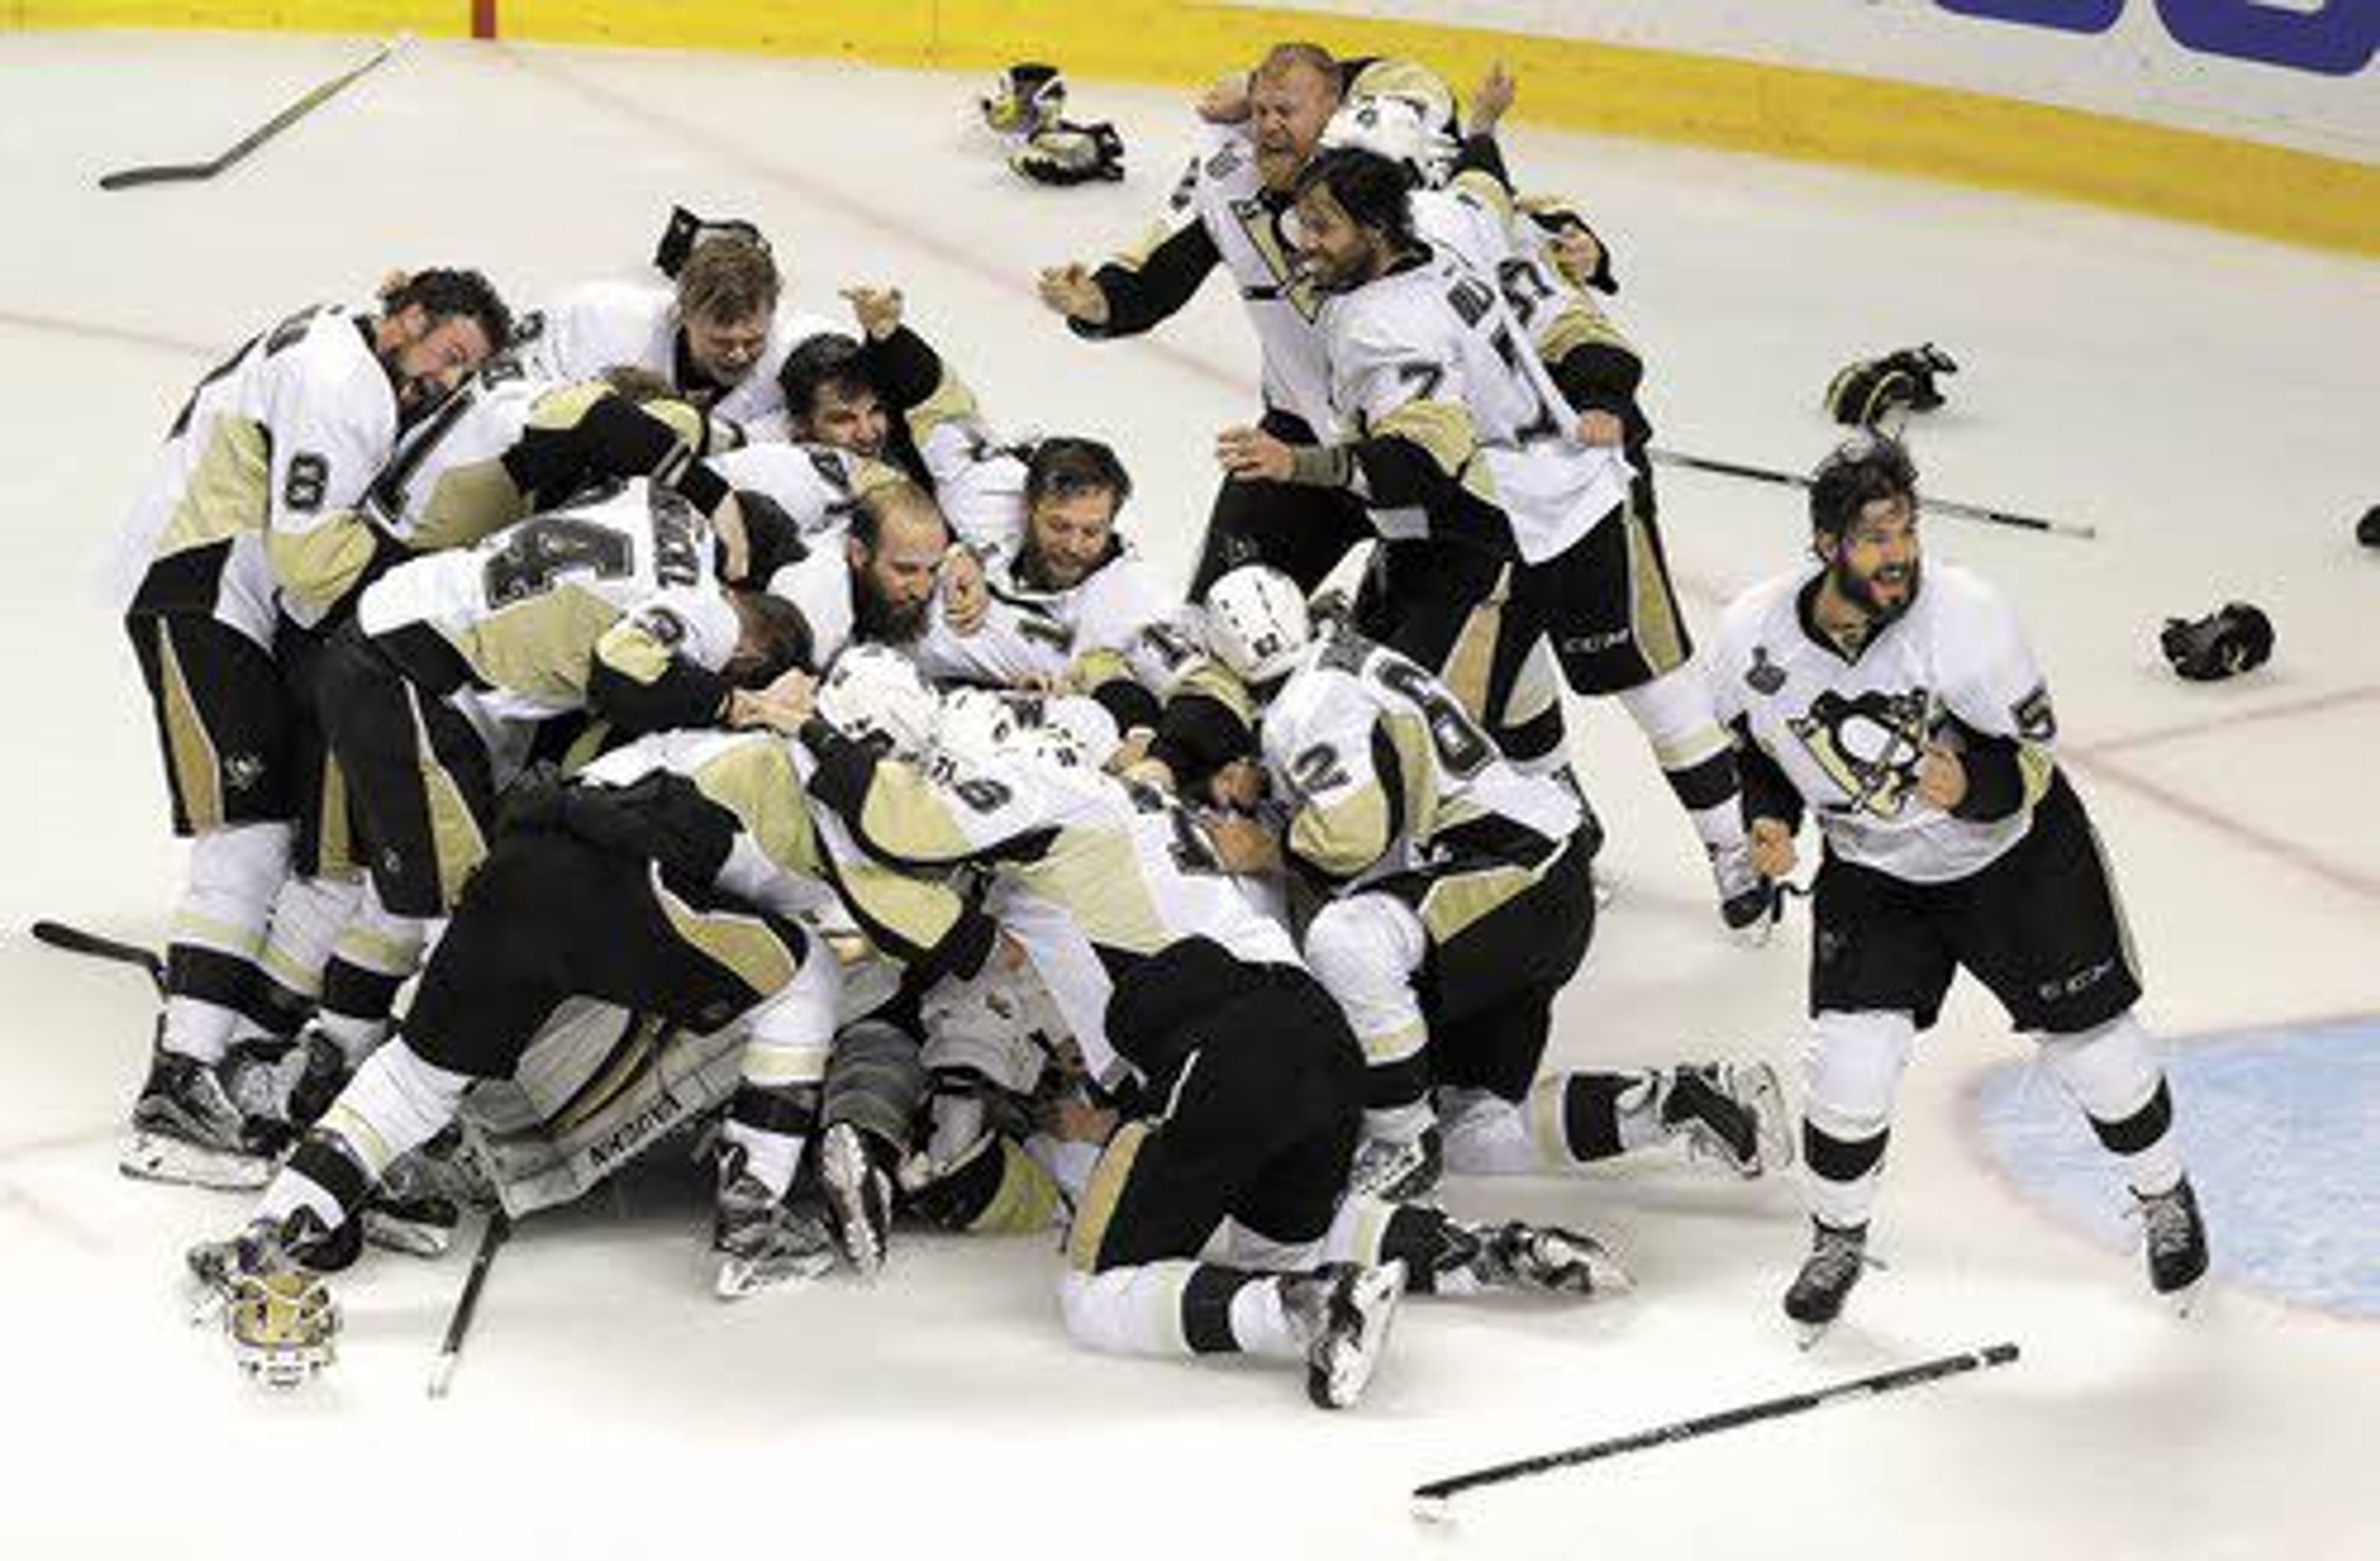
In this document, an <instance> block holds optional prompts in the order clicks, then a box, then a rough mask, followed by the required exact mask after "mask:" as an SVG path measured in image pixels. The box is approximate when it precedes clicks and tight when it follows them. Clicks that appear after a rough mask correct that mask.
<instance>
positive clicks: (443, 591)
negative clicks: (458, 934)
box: [295, 480, 808, 1123]
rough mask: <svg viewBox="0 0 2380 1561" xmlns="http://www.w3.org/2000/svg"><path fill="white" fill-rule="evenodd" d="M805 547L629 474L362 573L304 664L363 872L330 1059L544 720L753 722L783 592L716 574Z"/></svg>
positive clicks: (801, 642) (337, 962) (742, 573)
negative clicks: (340, 614) (505, 524)
mask: <svg viewBox="0 0 2380 1561" xmlns="http://www.w3.org/2000/svg"><path fill="white" fill-rule="evenodd" d="M800 548H801V543H800V541H799V539H798V538H796V537H795V536H794V534H793V527H792V524H791V522H790V521H788V520H787V519H786V518H785V517H784V516H783V514H780V513H779V512H777V511H776V509H775V508H774V506H773V505H771V504H770V503H768V502H766V501H765V500H762V499H760V498H759V497H757V496H755V495H751V494H746V495H743V496H742V498H741V502H739V506H738V509H737V531H736V532H735V536H734V538H733V543H732V545H731V542H730V539H729V538H725V537H722V536H721V535H719V534H718V533H716V532H714V531H713V530H712V528H711V527H710V526H709V525H708V524H706V523H705V521H704V520H703V518H702V517H701V516H700V515H699V514H697V513H696V512H695V508H694V506H693V504H692V503H691V502H688V501H687V500H686V499H685V498H683V497H682V496H680V495H679V494H678V493H676V492H675V491H674V490H670V489H667V488H664V487H662V486H661V485H660V484H658V483H650V482H647V481H643V480H637V481H633V482H625V483H615V484H614V485H613V491H611V492H610V493H609V494H608V495H605V494H602V493H600V492H599V493H588V494H582V495H581V497H580V498H579V500H578V501H577V502H574V503H573V504H572V505H571V506H570V507H569V508H567V509H565V510H560V511H556V512H554V513H553V514H542V515H536V516H532V517H531V518H529V519H528V520H525V521H523V522H521V523H520V524H519V525H517V526H512V527H510V528H508V529H506V530H504V531H502V532H500V533H498V534H497V535H496V536H494V537H492V538H489V539H488V540H486V541H484V542H482V543H480V545H479V546H478V547H476V548H470V549H463V550H450V551H445V552H441V553H434V554H431V555H428V556H425V557H422V558H419V559H417V560H415V561H414V562H412V563H407V564H404V565H401V566H400V567H398V568H396V569H395V570H393V571H391V572H390V573H389V574H387V575H383V577H382V578H381V579H380V580H378V581H377V582H375V583H374V584H373V585H372V586H371V587H369V588H368V589H367V590H366V591H365V592H364V594H363V598H362V599H361V601H360V602H359V603H358V608H357V612H356V620H355V624H354V627H353V629H352V630H351V631H349V632H346V633H344V634H342V635H339V636H337V637H336V638H334V640H333V641H332V643H331V645H330V647H329V648H328V649H327V650H325V651H324V652H323V654H322V662H321V667H320V670H319V672H318V673H317V687H318V691H319V693H320V696H321V699H322V724H323V728H324V732H325V735H326V737H327V738H328V741H329V743H330V746H331V751H332V754H333V756H334V758H335V759H336V760H337V762H338V765H339V768H340V772H341V775H342V777H343V779H344V781H345V785H346V793H347V797H348V799H349V805H350V809H351V812H352V817H353V818H354V820H355V823H356V825H357V827H358V832H359V835H360V841H359V843H360V846H361V850H360V851H358V853H356V855H357V860H358V861H359V862H360V863H362V864H363V865H365V866H366V867H367V868H368V870H369V872H370V878H371V890H370V897H369V900H368V902H367V905H366V908H365V912H364V914H363V915H362V916H361V917H360V919H359V922H358V925H356V926H351V927H350V928H349V929H348V931H347V932H346V934H344V935H343V936H342V938H341V940H340V943H339V945H338V948H337V951H336V957H335V958H334V960H333V961H332V962H331V964H330V967H329V968H328V970H327V971H326V972H325V973H324V974H323V977H322V989H323V1000H322V1012H321V1014H320V1015H319V1022H318V1023H319V1028H320V1031H321V1032H322V1035H324V1036H325V1037H326V1038H327V1039H329V1040H330V1041H332V1042H333V1043H334V1044H335V1045H336V1047H337V1048H338V1050H339V1051H340V1052H341V1053H343V1054H344V1058H343V1059H340V1060H338V1061H337V1062H336V1067H337V1071H340V1072H344V1071H351V1070H352V1069H353V1068H354V1066H355V1064H356V1062H357V1061H358V1060H359V1059H360V1058H361V1057H362V1056H363V1054H364V1053H365V1052H367V1051H369V1050H370V1048H371V1047H373V1046H375V1045H377V1044H378V1042H379V1040H380V1037H381V1035H382V1034H383V1032H384V1031H385V1029H386V1027H387V1022H388V1014H389V1008H390V1005H391V1004H392V1003H393V1002H394V1001H395V996H396V992H397V988H398V987H399V986H401V985H402V983H403V982H404V981H405V979H406V978H407V977H408V976H409V975H411V974H412V973H413V969H414V965H415V963H416V962H417V961H418V959H419V951H420V948H421V943H422V938H423V936H424V932H425V929H426V926H427V924H428V923H429V922H431V920H434V919H435V918H437V917H440V916H443V915H444V914H446V912H447V910H448V909H449V908H450V907H451V906H452V905H453V904H454V902H455V895H456V894H457V893H458V892H459V891H460V889H462V886H463V883H464V880H465V879H466V878H467V877H468V876H469V875H470V873H471V872H472V871H473V870H474V869H475V868H476V867H477V866H478V865H479V863H480V858H481V857H482V856H483V855H484V854H485V853H486V844H485V842H486V840H487V838H488V835H489V832H490V830H491V829H492V826H493V823H494V814H495V806H496V799H497V797H498V795H499V793H502V792H503V791H504V788H505V787H506V786H507V785H509V784H510V783H511V781H512V780H513V779H514V777H515V776H516V775H517V774H518V773H519V772H520V770H521V768H523V766H524V764H525V763H526V762H527V760H528V755H529V748H530V744H531V743H532V742H533V741H535V740H536V738H537V736H538V732H539V728H540V725H541V724H543V723H546V722H548V721H551V720H554V719H555V718H558V717H565V716H570V715H574V714H577V713H578V712H581V711H584V712H586V713H587V714H589V716H591V717H593V718H595V719H598V720H602V721H604V722H606V723H607V724H608V727H609V729H610V733H611V735H612V736H613V737H614V738H626V737H633V736H636V735H637V734H638V733H641V732H659V731H666V730H669V729H671V728H674V727H681V726H710V725H733V726H759V725H765V724H767V722H768V720H769V719H770V709H771V707H770V702H769V696H768V694H767V685H768V684H769V683H770V682H771V680H772V679H774V678H775V677H776V676H777V675H778V674H780V673H782V672H785V671H786V670H788V669H789V668H791V667H793V666H795V665H796V664H798V663H800V662H802V661H803V660H804V659H806V658H807V654H808V647H807V643H806V641H805V636H804V635H803V633H802V626H801V624H800V623H799V622H798V620H797V619H796V617H795V614H794V613H793V612H792V611H791V610H790V609H788V608H787V607H785V606H784V605H783V603H779V602H776V601H773V600H772V599H769V598H767V597H765V596H762V595H761V594H760V593H759V592H757V591H754V590H752V589H750V588H748V587H742V586H738V587H730V586H728V585H727V584H726V582H728V581H730V580H735V581H744V580H747V579H749V578H751V577H753V576H756V575H757V576H759V577H766V576H767V575H770V574H772V573H773V572H774V571H775V568H776V566H777V564H778V563H779V562H780V561H781V560H783V559H784V558H787V557H789V556H793V555H795V554H796V553H798V552H799V551H800ZM320 1060H321V1061H322V1062H324V1063H329V1062H332V1061H333V1060H334V1059H320ZM316 1087H317V1089H319V1088H320V1086H319V1085H317V1086H316ZM295 1115H296V1118H297V1120H299V1121H300V1122H301V1123H302V1121H303V1119H304V1117H305V1115H306V1113H305V1111H304V1109H303V1108H302V1107H301V1108H299V1109H298V1110H297V1112H296V1113H295Z"/></svg>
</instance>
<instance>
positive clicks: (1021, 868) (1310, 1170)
mask: <svg viewBox="0 0 2380 1561" xmlns="http://www.w3.org/2000/svg"><path fill="white" fill-rule="evenodd" d="M950 708H951V707H950V705H949V704H948V703H946V704H945V707H944V709H945V713H946V714H945V719H944V720H943V721H942V722H941V723H939V724H938V726H937V740H936V754H937V759H938V763H939V764H940V765H941V770H940V773H938V774H934V773H929V772H928V771H926V770H924V769H921V768H917V767H915V766H911V765H905V764H901V763H897V762H888V761H886V760H884V759H882V758H880V757H879V756H877V755H876V754H875V753H873V752H871V751H870V750H868V748H866V747H864V746H862V745H860V744H855V743H853V742H852V741H850V740H849V739H848V738H847V737H845V736H844V734H843V733H842V732H840V731H839V730H837V725H836V723H835V722H833V721H832V720H816V721H812V722H810V723H808V724H807V725H805V726H804V728H803V729H802V740H803V742H804V743H805V744H808V745H810V746H811V747H812V749H813V751H815V752H816V753H817V754H818V755H819V756H820V766H819V769H818V772H817V774H816V776H815V778H814V780H813V781H812V784H811V788H810V791H811V794H812V795H813V796H814V797H816V798H817V799H818V800H819V801H820V802H822V803H824V804H826V805H829V806H831V807H832V808H833V809H834V810H835V811H836V812H837V814H838V815H839V816H840V817H842V818H843V819H844V822H845V824H846V825H847V826H848V827H849V828H850V829H851V830H852V832H853V835H854V837H855V839H856V841H857V842H858V844H859V845H860V846H861V847H862V848H863V849H866V850H868V851H870V852H872V853H876V854H878V855H880V857H882V858H884V859H885V860H887V861H891V862H897V863H902V864H905V865H909V866H912V867H931V868H936V869H947V868H949V867H951V866H954V865H959V864H963V863H973V864H976V865H979V866H980V867H982V868H983V869H985V870H986V871H988V872H989V873H990V875H991V878H992V883H991V887H990V892H989V894H988V896H987V899H986V902H985V907H986V910H987V911H988V912H990V914H993V915H995V916H996V917H997V918H998V919H999V920H1000V922H1001V924H1002V928H1003V930H1004V931H1005V932H1006V933H1007V935H1008V936H1010V937H1013V938H1014V939H1015V940H1016V942H1017V944H1018V945H1019V946H1020V947H1021V948H1022V949H1023V950H1024V952H1025V955H1026V958H1027V959H1029V960H1030V962H1031V963H1032V965H1033V967H1034V969H1035V970H1036V971H1037V972H1038V974H1040V975H1041V977H1042V978H1043V980H1044V981H1045V982H1047V984H1048V986H1049V988H1050V996H1051V998H1052V999H1053V1000H1054V1003H1055V1005H1056V1007H1057V1008H1058V1010H1059V1011H1060V1012H1061V1013H1062V1015H1063V1017H1064V1019H1065V1021H1066V1023H1067V1026H1068V1028H1070V1029H1071V1030H1072V1031H1073V1032H1074V1035H1075V1040H1076V1041H1077V1042H1078V1043H1079V1045H1080V1046H1081V1048H1082V1054H1083V1060H1084V1065H1085V1068H1086V1070H1087V1072H1088V1073H1089V1075H1090V1077H1091V1078H1092V1079H1093V1080H1094V1081H1095V1082H1097V1083H1099V1085H1100V1086H1101V1087H1102V1089H1103V1090H1104V1091H1106V1092H1107V1094H1108V1095H1110V1096H1111V1097H1112V1098H1116V1099H1119V1100H1121V1101H1123V1102H1124V1103H1125V1109H1124V1112H1123V1115H1124V1117H1125V1118H1126V1120H1125V1121H1124V1123H1123V1125H1122V1126H1121V1127H1119V1128H1117V1129H1116V1130H1115V1131H1114V1136H1113V1137H1112V1138H1111V1140H1110V1141H1109V1143H1108V1144H1107V1147H1106V1149H1105V1151H1104V1152H1103V1153H1102V1155H1101V1156H1100V1158H1099V1163H1098V1165H1097V1167H1096V1168H1094V1169H1093V1171H1092V1172H1091V1175H1090V1178H1089V1182H1088V1185H1087V1190H1086V1192H1084V1194H1083V1196H1082V1199H1081V1201H1080V1203H1079V1204H1078V1207H1077V1209H1076V1212H1075V1222H1074V1227H1073V1231H1072V1234H1071V1236H1070V1238H1069V1242H1068V1271H1067V1275H1066V1277H1065V1279H1064V1281H1063V1289H1062V1298H1063V1301H1064V1306H1065V1313H1066V1321H1067V1326H1068V1329H1069V1331H1070V1332H1072V1333H1073V1334H1074V1336H1075V1338H1076V1339H1077V1340H1079V1341H1080V1342H1082V1343H1084V1344H1086V1345H1088V1346H1090V1347H1091V1348H1094V1349H1110V1350H1123V1351H1132V1352H1138V1353H1150V1354H1179V1353H1184V1352H1185V1351H1186V1352H1189V1353H1214V1352H1219V1351H1245V1352H1249V1353H1254V1354H1259V1355H1272V1356H1283V1357H1287V1358H1289V1359H1293V1360H1296V1359H1303V1360H1304V1361H1305V1362H1306V1364H1307V1367H1308V1378H1307V1386H1308V1390H1309V1392H1310V1394H1311V1395H1312V1397H1313V1398H1314V1400H1315V1402H1316V1403H1318V1404H1320V1405H1323V1406H1325V1407H1328V1408H1339V1407H1343V1406H1345V1405H1347V1404H1350V1403H1352V1402H1354V1399H1355V1398H1357V1397H1358V1396H1359V1395H1360V1394H1361V1393H1362V1391H1363V1388H1364V1386H1365V1384H1366V1382H1367V1381H1368V1379H1369V1377H1370V1375H1371V1372H1372V1370H1373V1368H1374V1366H1375V1365H1376V1364H1377V1363H1378V1355H1379V1349H1380V1347H1381V1344H1382V1342H1383V1340H1384V1338H1385V1336H1386V1332H1387V1327H1388V1320H1389V1315H1390V1312H1391V1311H1392V1309H1393V1308H1394V1306H1395V1304H1396V1301H1397V1298H1398V1296H1399V1294H1400V1293H1401V1292H1402V1291H1403V1289H1406V1288H1411V1289H1415V1290H1427V1291H1433V1292H1437V1293H1444V1294H1462V1293H1468V1292H1470V1291H1473V1290H1476V1289H1491V1288H1492V1289H1507V1288H1521V1289H1540V1290H1555V1291H1563V1292H1568V1293H1573V1294H1589V1293H1594V1292H1595V1291H1597V1290H1600V1289H1612V1288H1616V1287H1617V1286H1619V1285H1621V1284H1623V1283H1624V1282H1625V1281H1624V1277H1622V1276H1621V1274H1620V1273H1619V1271H1618V1269H1617V1267H1616V1266H1615V1265H1613V1264H1612V1263H1611V1262H1610V1260H1609V1257H1607V1256H1606V1255H1605V1254H1604V1253H1603V1252H1602V1249H1601V1248H1600V1247H1599V1246H1598V1245H1597V1243H1595V1242H1594V1241H1593V1240H1591V1239H1589V1238H1586V1237H1584V1236H1579V1235H1576V1234H1574V1233H1572V1232H1569V1231H1563V1230H1559V1229H1551V1228H1533V1227H1529V1226H1525V1225H1521V1224H1517V1223H1513V1224H1506V1225H1500V1226H1495V1227H1475V1226H1466V1225H1463V1224H1461V1223H1460V1222H1457V1221H1454V1220H1452V1219H1451V1218H1449V1217H1448V1216H1445V1215H1444V1214H1442V1213H1440V1212H1439V1211H1438V1210H1435V1209H1390V1208H1389V1207H1387V1206H1386V1205H1382V1204H1374V1203H1371V1202H1369V1201H1367V1200H1355V1201H1348V1202H1346V1203H1344V1204H1342V1198H1341V1193H1342V1190H1343V1186H1344V1181H1345V1177H1346V1168H1347V1163H1348V1156H1349V1155H1350V1154H1351V1152H1352V1151H1353V1149H1354V1144H1355V1139H1356V1134H1357V1131H1358V1124H1359V1122H1360V1119H1361V1097H1362V1090H1363V1074H1364V1068H1363V1060H1362V1057H1361V1054H1360V1052H1359V1051H1358V1050H1357V1048H1356V1046H1355V1044H1354V1038H1353V1036H1352V1035H1350V1034H1349V1033H1348V1030H1347V1025H1346V1022H1345V1020H1344V1018H1343V1017H1342V1015H1341V1014H1340V1012H1339V1011H1338V1009H1337V1008H1336V1006H1335V1005H1334V1004H1333V1003H1332V1002H1331V1000H1330V996H1329V994H1328V993H1326V992H1324V991H1323V990H1322V988H1321V987H1320V986H1318V985H1317V983H1316V982H1315V980H1314V978H1313V977H1312V976H1310V975H1309V974H1306V972H1305V970H1304V969H1303V968H1302V967H1301V966H1300V965H1299V964H1298V963H1297V959H1296V951H1295V949H1294V947H1293V944H1292V942H1291V940H1290V937H1289V934H1288V932H1287V930H1286V929H1285V928H1284V927H1283V926H1281V924H1280V923H1279V922H1278V921H1276V920H1274V919H1272V918H1271V917H1270V916H1269V915H1267V914H1264V913H1263V912H1261V911H1260V910H1258V909H1257V904H1256V902H1255V901H1254V900H1253V899H1252V898H1251V896H1250V893H1249V890H1248V889H1246V888H1245V887H1244V886H1242V885H1241V884H1239V883H1238V882H1237V881H1235V880H1234V879H1233V877H1230V876H1229V875H1227V874H1225V873H1224V872H1223V871H1222V870H1221V868H1220V864H1219V863H1218V862H1217V861H1216V859H1215V857H1214V854H1213V849H1212V845H1211V842H1209V841H1208V839H1207V837H1206V836H1205V834H1204V832H1203V830H1202V829H1201V828H1200V826H1199V825H1198V824H1197V822H1196V820H1195V819H1194V818H1192V817H1191V816H1190V815H1189V814H1188V813H1187V812H1186V811H1184V809H1183V807H1182V806H1181V805H1179V804H1177V803H1175V802H1173V801H1172V800H1171V799H1168V798H1166V797H1163V796H1161V795H1160V794H1159V793H1155V792H1153V791H1150V790H1148V789H1147V788H1141V787H1133V786H1129V785H1127V784H1125V783H1123V782H1121V781H1118V780H1112V779H1111V778H1109V777H1108V776H1106V775H1104V774H1102V773H1100V772H1099V771H1098V770H1097V769H1095V768H1092V767H1091V766H1089V765H1087V764H1083V763H1079V762H1065V761H1063V760H1053V759H1052V758H1051V757H1050V756H1049V749H1048V747H1047V746H1045V745H1043V744H1026V742H1024V741H1023V740H1021V739H1020V738H1019V737H1018V736H1017V735H1016V734H1015V733H1014V732H1002V731H1001V730H1000V729H999V728H998V727H997V725H996V724H995V725H993V726H990V727H986V726H984V725H982V724H980V723H975V722H969V723H966V724H965V725H964V726H961V725H958V724H956V723H953V722H952V721H950V720H948V717H947V712H948V711H949V709H950ZM960 732H965V736H961V735H959V733H960ZM1219 1229H1220V1230H1222V1231H1224V1232H1225V1234H1224V1236H1223V1243H1224V1256H1223V1258H1222V1259H1221V1260H1220V1261H1218V1262H1206V1261H1201V1260H1200V1256H1199V1254H1200V1252H1202V1250H1203V1249H1205V1248H1206V1247H1207V1245H1208V1239H1209V1238H1210V1237H1212V1236H1215V1235H1216V1234H1217V1232H1218V1231H1219Z"/></svg>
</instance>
